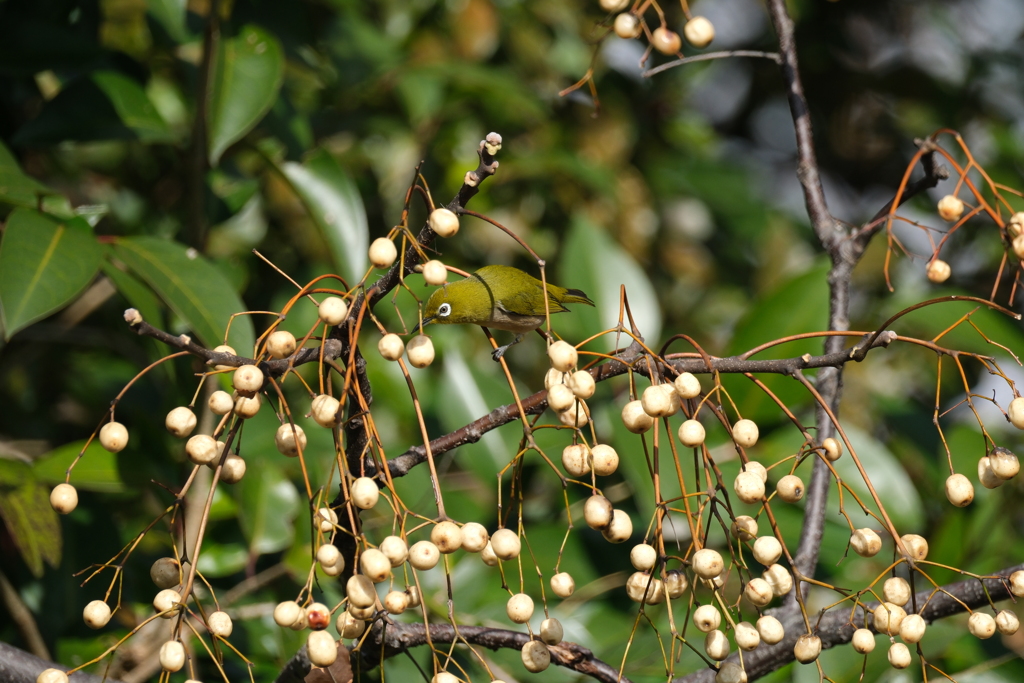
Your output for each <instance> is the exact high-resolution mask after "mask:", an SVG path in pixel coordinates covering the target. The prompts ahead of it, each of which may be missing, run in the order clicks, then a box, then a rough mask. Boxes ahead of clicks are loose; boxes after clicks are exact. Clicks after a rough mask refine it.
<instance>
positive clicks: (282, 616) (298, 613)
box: [274, 600, 305, 628]
mask: <svg viewBox="0 0 1024 683" xmlns="http://www.w3.org/2000/svg"><path fill="white" fill-rule="evenodd" d="M304 617H305V612H303V610H302V608H301V607H299V604H298V603H297V602H295V601H294V600H285V601H284V602H279V603H278V604H277V606H276V607H274V622H275V623H277V625H278V626H280V627H281V628H291V626H292V624H294V623H295V622H301V621H302V620H303V618H304Z"/></svg>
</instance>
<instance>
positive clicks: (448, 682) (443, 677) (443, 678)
mask: <svg viewBox="0 0 1024 683" xmlns="http://www.w3.org/2000/svg"><path fill="white" fill-rule="evenodd" d="M430 683H462V679H461V678H459V677H457V676H455V675H454V674H450V673H448V672H447V671H438V672H437V673H436V674H434V676H433V677H432V678H431V679H430Z"/></svg>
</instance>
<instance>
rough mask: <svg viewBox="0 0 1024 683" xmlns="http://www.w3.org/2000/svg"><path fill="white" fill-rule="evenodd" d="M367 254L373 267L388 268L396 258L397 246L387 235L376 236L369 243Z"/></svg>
mask: <svg viewBox="0 0 1024 683" xmlns="http://www.w3.org/2000/svg"><path fill="white" fill-rule="evenodd" d="M368 256H369V258H370V263H372V264H373V267H374V268H379V269H381V270H384V269H386V268H390V267H391V264H392V263H394V262H395V259H396V258H398V248H397V247H396V246H395V243H394V242H392V241H391V240H389V239H388V238H387V237H378V238H377V239H375V240H374V241H373V242H371V243H370V250H369V252H368Z"/></svg>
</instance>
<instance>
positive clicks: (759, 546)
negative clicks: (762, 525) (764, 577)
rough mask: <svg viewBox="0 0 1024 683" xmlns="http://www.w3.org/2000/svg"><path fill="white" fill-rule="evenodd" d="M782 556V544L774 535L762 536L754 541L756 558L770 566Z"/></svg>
mask: <svg viewBox="0 0 1024 683" xmlns="http://www.w3.org/2000/svg"><path fill="white" fill-rule="evenodd" d="M780 557H782V544H781V543H779V539H777V538H775V537H774V536H762V537H760V538H759V539H757V540H756V541H754V559H755V560H757V561H758V562H760V563H761V564H763V565H764V566H766V567H769V566H771V565H773V564H775V563H776V562H778V561H779V558H780Z"/></svg>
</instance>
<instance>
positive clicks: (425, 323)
mask: <svg viewBox="0 0 1024 683" xmlns="http://www.w3.org/2000/svg"><path fill="white" fill-rule="evenodd" d="M436 318H437V316H436V315H432V316H430V317H429V318H424V319H423V327H426V326H427V325H429V324H430V323H432V322H434V320H435V319H436Z"/></svg>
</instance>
